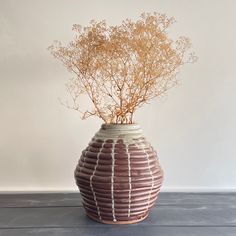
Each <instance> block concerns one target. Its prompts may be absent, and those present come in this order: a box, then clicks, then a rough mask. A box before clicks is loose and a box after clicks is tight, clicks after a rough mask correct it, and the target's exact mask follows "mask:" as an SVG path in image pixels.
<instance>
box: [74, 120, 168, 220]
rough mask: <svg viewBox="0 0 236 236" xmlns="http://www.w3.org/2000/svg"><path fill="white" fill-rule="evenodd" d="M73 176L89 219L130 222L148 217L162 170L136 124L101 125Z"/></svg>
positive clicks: (161, 176)
mask: <svg viewBox="0 0 236 236" xmlns="http://www.w3.org/2000/svg"><path fill="white" fill-rule="evenodd" d="M75 179H76V183H77V185H78V187H79V189H80V193H81V195H82V199H83V205H84V208H85V211H86V214H87V215H88V216H89V217H90V218H92V219H94V220H96V221H98V222H102V223H107V224H131V223H136V222H139V221H141V220H143V219H145V218H146V217H147V216H148V214H149V211H150V209H151V208H152V206H153V205H154V204H155V202H156V200H157V196H158V193H159V191H160V188H161V185H162V181H163V171H162V169H161V167H160V164H159V162H158V158H157V154H156V152H155V151H154V150H153V148H152V146H151V145H150V144H149V143H148V142H147V141H146V139H145V138H144V137H143V133H142V130H141V129H140V126H139V125H138V124H103V125H102V127H101V129H100V130H99V131H98V132H97V133H96V134H95V136H94V137H93V139H92V141H91V142H90V143H89V145H88V147H87V148H86V149H85V150H84V151H83V152H82V155H81V157H80V160H79V163H78V165H77V167H76V169H75Z"/></svg>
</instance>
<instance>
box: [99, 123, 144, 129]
mask: <svg viewBox="0 0 236 236" xmlns="http://www.w3.org/2000/svg"><path fill="white" fill-rule="evenodd" d="M101 127H102V129H112V130H116V129H122V130H124V129H140V125H139V124H137V123H132V124H127V123H125V124H117V123H109V124H106V123H104V124H102V126H101Z"/></svg>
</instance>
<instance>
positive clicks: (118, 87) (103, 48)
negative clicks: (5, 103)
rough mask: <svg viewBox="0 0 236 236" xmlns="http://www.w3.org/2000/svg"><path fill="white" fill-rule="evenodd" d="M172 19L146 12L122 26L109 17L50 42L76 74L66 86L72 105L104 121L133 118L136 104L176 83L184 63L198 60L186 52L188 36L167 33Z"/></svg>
mask: <svg viewBox="0 0 236 236" xmlns="http://www.w3.org/2000/svg"><path fill="white" fill-rule="evenodd" d="M174 21H175V20H174V18H168V17H167V16H166V15H165V14H159V13H153V14H148V13H143V14H142V15H141V16H140V18H139V20H137V21H131V20H130V19H126V20H125V21H123V22H122V24H121V25H119V26H107V24H106V22H105V21H101V22H96V21H91V23H90V26H88V27H82V26H80V25H74V26H73V30H74V31H75V32H76V36H75V38H74V40H73V41H71V42H70V43H69V44H68V45H67V46H62V44H61V43H60V42H55V43H54V44H53V45H51V46H50V47H49V49H50V51H51V53H52V54H53V55H54V57H55V58H58V59H59V60H61V61H62V62H63V64H64V65H65V66H66V67H67V69H68V70H69V71H70V72H72V73H73V74H74V75H75V78H73V79H71V80H70V82H69V83H68V86H67V87H68V91H69V93H70V95H71V97H72V100H73V105H72V108H73V109H75V110H78V111H80V112H82V114H83V117H82V118H84V119H85V118H87V117H89V116H98V117H99V118H101V119H102V120H103V121H104V122H105V123H132V122H133V114H134V112H135V111H136V109H137V108H138V107H141V106H143V105H144V104H145V103H147V102H149V101H150V100H152V99H154V98H156V97H160V96H161V95H163V94H165V92H166V91H167V90H168V89H170V88H172V87H173V86H175V85H176V82H177V80H176V75H177V73H178V72H179V69H180V67H181V66H182V65H184V64H185V63H192V62H194V61H195V60H196V57H195V55H194V54H193V53H188V54H187V52H188V51H189V49H190V47H191V44H190V40H189V39H188V38H187V37H183V36H181V37H179V39H177V40H176V41H173V40H172V39H170V38H169V37H168V34H167V29H168V28H169V27H170V26H171V25H172V24H173V23H174ZM83 94H87V95H88V97H89V99H90V100H91V102H92V104H93V109H92V110H86V111H81V110H80V106H79V105H78V104H79V99H80V96H81V95H83Z"/></svg>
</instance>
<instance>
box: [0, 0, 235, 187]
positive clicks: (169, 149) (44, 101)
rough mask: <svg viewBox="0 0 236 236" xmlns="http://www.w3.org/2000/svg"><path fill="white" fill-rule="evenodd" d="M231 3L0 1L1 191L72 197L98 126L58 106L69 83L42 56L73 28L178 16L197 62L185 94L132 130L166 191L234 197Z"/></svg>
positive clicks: (177, 28)
mask: <svg viewBox="0 0 236 236" xmlns="http://www.w3.org/2000/svg"><path fill="white" fill-rule="evenodd" d="M235 9H236V2H235V1H234V0H224V1H223V0H221V1H220V0H214V1H213V0H208V1H205V0H198V1H193V0H178V1H171V0H139V1H135V0H129V1H127V0H119V1H115V0H86V1H85V0H84V1H82V0H48V1H46V0H42V1H36V0H21V1H18V0H0V191H74V190H76V189H77V187H76V186H75V182H74V178H73V172H74V168H75V166H76V164H77V161H78V159H79V156H80V153H81V151H82V150H83V149H84V148H85V147H86V145H87V144H88V142H89V141H90V139H91V138H92V136H93V135H94V133H95V132H96V131H97V130H98V129H99V128H100V125H101V124H102V121H101V120H99V119H98V118H91V119H88V120H86V121H82V120H80V116H79V114H78V113H77V112H76V111H73V110H69V109H67V108H65V107H63V106H62V105H60V103H59V102H58V97H59V98H62V99H64V98H65V97H66V96H67V95H66V92H65V87H64V84H65V83H66V80H67V79H68V78H70V77H71V75H70V74H69V73H68V72H67V71H66V69H65V68H64V67H63V66H62V65H61V64H60V62H58V61H56V60H55V59H53V58H52V56H51V55H50V54H49V52H48V51H47V47H48V46H49V45H50V44H51V43H52V42H53V40H55V39H58V40H61V41H62V42H64V43H67V42H69V41H70V40H71V39H72V38H73V32H72V30H71V27H72V25H73V24H74V23H78V24H81V25H87V24H88V23H89V21H90V20H91V19H95V20H102V19H105V20H106V21H107V23H108V24H111V25H115V24H120V23H121V21H122V20H123V19H125V18H127V17H128V18H131V19H133V20H135V19H137V18H138V16H139V15H140V14H141V13H142V12H153V11H157V12H161V13H166V14H167V15H168V16H174V17H175V18H176V20H177V23H176V24H174V25H173V27H172V28H171V29H170V34H172V35H173V36H178V35H187V36H189V37H190V38H191V39H192V43H193V48H194V51H195V52H196V54H197V55H198V57H199V60H198V62H197V63H196V64H190V65H187V66H186V67H185V68H183V69H182V71H181V73H180V74H179V75H178V78H179V79H180V81H181V85H179V86H178V87H177V88H175V89H172V90H170V91H169V93H168V95H167V96H166V97H165V98H163V99H161V100H157V101H153V102H152V103H151V104H149V105H147V106H145V107H143V108H142V109H140V110H139V111H138V112H137V114H136V116H135V121H136V122H137V123H139V124H140V125H141V126H142V129H143V131H144V133H145V136H146V137H147V139H148V140H149V141H150V142H151V143H152V145H153V146H154V147H155V148H156V150H157V152H158V154H159V158H160V163H161V164H162V167H163V169H164V171H165V182H164V185H163V188H162V190H163V191H231V190H232V191H233V190H236V145H235V144H236V142H235V140H236V138H235V134H236V105H235V100H236V68H235V67H236V66H235V65H236V43H235V42H236V27H235V23H236V14H235Z"/></svg>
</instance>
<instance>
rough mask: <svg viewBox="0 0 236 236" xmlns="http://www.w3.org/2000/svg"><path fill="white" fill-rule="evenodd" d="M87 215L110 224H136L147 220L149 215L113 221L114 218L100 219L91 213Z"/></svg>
mask: <svg viewBox="0 0 236 236" xmlns="http://www.w3.org/2000/svg"><path fill="white" fill-rule="evenodd" d="M87 216H88V217H89V218H90V219H92V220H95V221H97V222H99V223H102V224H109V225H129V224H135V223H138V222H140V221H142V220H145V219H146V218H147V217H148V214H146V215H144V216H143V217H140V218H138V219H136V220H119V221H112V220H100V219H98V218H96V217H94V216H91V215H89V214H87Z"/></svg>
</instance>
